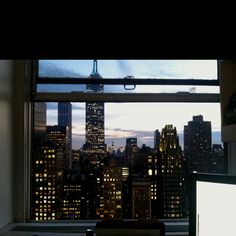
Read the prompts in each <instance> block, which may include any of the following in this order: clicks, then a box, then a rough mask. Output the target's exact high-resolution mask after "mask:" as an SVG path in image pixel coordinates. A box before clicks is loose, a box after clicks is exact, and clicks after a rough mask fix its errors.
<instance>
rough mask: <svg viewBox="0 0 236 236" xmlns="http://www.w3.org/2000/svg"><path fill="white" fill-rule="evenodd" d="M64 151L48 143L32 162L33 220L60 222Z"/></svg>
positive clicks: (38, 150)
mask: <svg viewBox="0 0 236 236" xmlns="http://www.w3.org/2000/svg"><path fill="white" fill-rule="evenodd" d="M63 155H64V154H63V149H61V148H60V147H56V146H55V145H54V144H53V143H52V142H50V141H46V142H45V143H44V144H43V145H42V146H41V147H38V148H37V149H36V151H35V153H34V158H33V161H32V169H33V171H32V178H31V180H32V190H31V194H32V198H31V201H32V202H31V219H33V220H37V221H38V220H39V221H41V220H59V219H60V217H61V214H62V194H63Z"/></svg>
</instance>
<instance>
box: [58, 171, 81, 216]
mask: <svg viewBox="0 0 236 236" xmlns="http://www.w3.org/2000/svg"><path fill="white" fill-rule="evenodd" d="M83 182H84V181H83V175H82V174H81V172H79V171H77V170H72V169H69V170H65V171H64V177H63V210H62V218H61V219H63V220H78V219H81V216H82V213H81V208H82V207H81V203H82V204H83V193H82V187H83Z"/></svg>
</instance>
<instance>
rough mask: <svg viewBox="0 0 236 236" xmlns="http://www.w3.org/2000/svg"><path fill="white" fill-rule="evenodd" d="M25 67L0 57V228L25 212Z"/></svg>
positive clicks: (22, 217) (19, 62)
mask: <svg viewBox="0 0 236 236" xmlns="http://www.w3.org/2000/svg"><path fill="white" fill-rule="evenodd" d="M25 68H26V67H25V61H23V60H0V229H1V228H2V227H4V226H5V225H7V224H8V223H12V222H23V221H24V219H25V213H26V211H25V204H26V203H25V200H24V199H25V193H26V192H27V190H26V187H27V186H26V184H25V179H26V176H25V173H26V172H25V168H26V167H25V151H24V145H25V135H24V130H25V129H26V121H25V119H24V110H25V108H26V107H27V106H26V98H27V96H26V94H25V91H26V90H25V83H26V70H25Z"/></svg>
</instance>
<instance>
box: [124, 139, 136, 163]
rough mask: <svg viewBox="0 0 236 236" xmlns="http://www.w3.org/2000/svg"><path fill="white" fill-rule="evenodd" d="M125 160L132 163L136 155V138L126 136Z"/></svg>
mask: <svg viewBox="0 0 236 236" xmlns="http://www.w3.org/2000/svg"><path fill="white" fill-rule="evenodd" d="M125 152H126V160H127V161H128V163H129V164H131V165H133V164H134V161H135V157H136V155H137V138H127V139H126V146H125Z"/></svg>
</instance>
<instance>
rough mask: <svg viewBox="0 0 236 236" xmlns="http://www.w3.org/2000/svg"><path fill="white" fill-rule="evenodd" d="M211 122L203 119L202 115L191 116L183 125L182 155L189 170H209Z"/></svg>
mask: <svg viewBox="0 0 236 236" xmlns="http://www.w3.org/2000/svg"><path fill="white" fill-rule="evenodd" d="M210 152H211V122H210V121H203V116H202V115H199V116H193V120H192V121H189V122H188V125H186V126H184V155H185V158H186V159H187V161H188V165H189V171H190V172H192V171H198V172H209V171H211V167H210V157H211V153H210Z"/></svg>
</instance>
